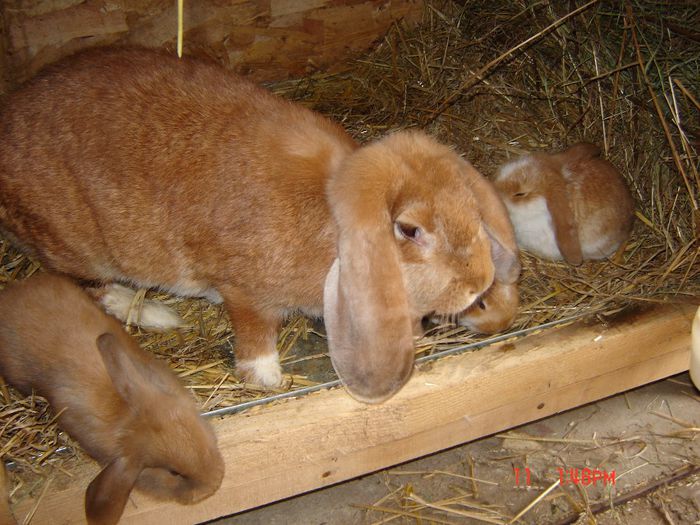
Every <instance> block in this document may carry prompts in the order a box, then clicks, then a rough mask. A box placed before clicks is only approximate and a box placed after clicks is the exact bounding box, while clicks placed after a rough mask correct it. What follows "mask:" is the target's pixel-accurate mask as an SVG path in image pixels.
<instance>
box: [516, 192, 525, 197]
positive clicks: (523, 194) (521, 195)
mask: <svg viewBox="0 0 700 525" xmlns="http://www.w3.org/2000/svg"><path fill="white" fill-rule="evenodd" d="M525 196H527V193H525V192H523V191H519V192H518V193H514V194H513V197H525Z"/></svg>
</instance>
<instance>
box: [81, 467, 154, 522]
mask: <svg viewBox="0 0 700 525" xmlns="http://www.w3.org/2000/svg"><path fill="white" fill-rule="evenodd" d="M141 470H142V469H141V466H140V465H137V464H136V463H135V462H133V461H130V460H128V459H126V458H123V457H120V458H117V459H115V460H113V461H112V462H111V463H109V464H108V465H107V466H106V467H105V468H103V469H102V471H101V472H100V473H99V474H98V475H97V477H95V479H93V480H92V481H91V482H90V485H88V488H87V490H86V491H85V516H86V517H87V521H88V523H89V524H90V525H111V524H113V523H118V522H119V518H121V515H122V513H123V512H124V507H125V506H126V502H127V501H128V499H129V494H130V493H131V489H132V488H133V486H134V484H135V483H136V479H137V478H138V476H139V473H140V472H141Z"/></svg>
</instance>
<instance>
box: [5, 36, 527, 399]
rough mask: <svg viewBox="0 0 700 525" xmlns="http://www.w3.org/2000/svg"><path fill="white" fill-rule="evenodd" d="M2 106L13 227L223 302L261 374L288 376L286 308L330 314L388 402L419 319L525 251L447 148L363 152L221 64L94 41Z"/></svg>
mask: <svg viewBox="0 0 700 525" xmlns="http://www.w3.org/2000/svg"><path fill="white" fill-rule="evenodd" d="M0 122H2V124H0V126H1V127H0V223H2V224H3V225H4V228H5V230H6V231H7V232H8V233H9V234H11V235H12V238H13V239H15V240H16V241H20V242H21V243H22V244H23V245H24V246H25V248H26V249H28V250H30V251H31V252H33V253H34V254H35V255H37V256H38V257H39V258H40V259H41V261H43V263H44V264H45V265H46V266H47V267H49V268H52V269H54V270H57V271H60V272H64V273H68V274H71V275H73V276H76V277H79V278H84V279H90V280H99V281H103V282H113V281H121V282H125V283H133V284H136V285H138V286H142V287H159V288H161V289H164V290H169V291H171V292H174V293H176V294H180V295H183V296H204V297H207V298H209V299H211V300H214V301H223V302H224V304H225V307H226V309H227V312H228V315H229V317H230V320H231V324H232V327H233V329H234V332H235V335H236V342H237V345H236V361H237V369H238V371H239V372H240V373H241V374H242V375H243V376H244V378H245V379H246V380H248V381H252V382H256V383H260V384H263V385H267V386H275V385H278V384H279V383H280V381H281V371H280V366H279V361H278V355H277V352H276V349H275V344H276V339H277V334H278V329H279V325H280V323H281V321H282V320H283V319H284V317H285V316H286V315H288V314H289V313H290V312H292V311H295V310H297V311H298V310H300V311H302V312H305V313H308V314H311V315H319V314H321V313H323V315H324V317H325V321H326V327H327V331H328V336H329V353H330V356H331V359H332V362H333V365H334V367H335V369H336V371H337V372H338V375H339V376H340V378H341V380H342V381H343V382H344V384H345V386H346V387H347V389H348V391H349V392H350V393H351V394H352V395H353V396H354V397H356V398H357V399H360V400H363V401H368V402H380V401H382V400H384V399H386V398H387V397H389V396H391V395H392V394H393V393H394V392H396V391H397V390H398V389H399V388H400V387H401V386H402V385H403V384H404V383H405V381H406V380H407V379H408V377H409V375H410V373H411V370H412V368H413V366H412V365H413V355H414V345H413V339H412V326H413V324H414V322H415V320H416V319H419V318H420V317H421V316H422V315H425V314H427V313H429V312H430V311H433V310H435V311H438V312H443V313H454V312H459V311H461V310H463V309H465V308H466V307H468V306H469V305H470V304H471V303H472V302H473V301H474V300H475V299H476V298H477V297H478V296H479V295H480V294H481V293H482V292H483V291H484V290H486V289H487V288H488V287H489V286H490V285H491V282H492V281H493V278H494V272H495V274H496V275H497V276H498V275H509V274H511V273H512V272H513V267H514V266H515V265H517V258H515V257H514V256H513V254H509V253H508V252H507V250H505V249H504V248H503V247H502V245H501V243H500V240H499V239H498V234H497V232H493V231H490V229H489V227H488V224H485V223H482V220H481V218H480V209H479V208H480V199H478V198H476V199H475V193H474V192H473V191H471V190H470V188H469V187H468V185H467V183H466V181H465V179H464V178H463V176H462V172H464V170H467V169H471V168H470V165H469V164H468V163H467V162H465V161H463V160H462V159H461V158H459V156H458V155H457V154H456V153H454V152H453V151H452V150H450V149H449V148H447V147H445V146H442V145H440V144H438V143H437V142H435V141H434V140H433V139H431V138H429V137H428V136H426V135H424V134H422V133H419V132H411V131H408V132H398V133H395V134H392V135H390V136H387V137H385V138H384V139H381V140H379V141H376V142H374V143H371V144H369V145H367V146H364V147H361V148H360V147H358V145H357V144H356V143H355V142H354V141H353V140H352V139H351V138H350V137H349V136H348V134H347V133H346V132H345V131H344V130H343V129H342V128H341V127H340V126H338V125H337V124H335V123H333V122H331V121H329V120H328V119H326V118H324V117H322V116H320V115H318V114H316V113H314V112H312V111H310V110H308V109H305V108H304V107H302V106H301V105H298V104H294V103H291V102H289V101H286V100H283V99H281V98H278V97H275V96H273V95H272V94H270V93H269V92H267V91H266V90H264V89H262V88H259V87H257V86H255V85H254V84H252V83H250V82H248V81H246V80H244V79H241V78H240V77H237V76H236V75H233V74H231V73H227V72H225V71H224V70H222V69H221V68H220V67H218V66H216V65H214V64H209V63H205V62H200V61H196V60H193V59H182V60H178V59H177V58H175V57H172V56H169V55H165V54H161V53H157V52H152V51H146V50H95V51H90V52H85V53H82V54H80V55H77V56H75V57H73V58H69V59H68V60H66V61H64V62H62V63H60V64H57V65H55V66H53V67H50V68H49V69H47V70H46V71H44V72H43V73H41V74H39V76H38V77H37V78H35V79H34V80H32V81H30V82H29V83H28V84H27V85H26V86H25V87H23V88H22V89H21V90H20V91H18V92H16V93H14V94H13V95H11V96H10V97H8V100H7V102H6V105H5V108H4V110H2V111H1V112H0ZM465 210H467V211H466V212H465ZM492 250H493V252H494V253H495V254H496V257H495V259H492V256H491V251H492ZM494 261H495V268H494ZM324 289H325V292H324ZM108 295H109V294H108ZM324 295H325V299H324ZM104 302H105V303H109V302H110V301H109V300H105V301H104ZM122 302H124V301H122ZM127 302H128V301H127ZM120 313H121V314H122V315H124V313H123V312H120Z"/></svg>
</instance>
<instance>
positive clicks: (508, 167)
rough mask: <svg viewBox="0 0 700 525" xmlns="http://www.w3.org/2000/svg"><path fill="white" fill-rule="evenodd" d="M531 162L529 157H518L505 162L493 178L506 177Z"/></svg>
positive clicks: (501, 178) (502, 178)
mask: <svg viewBox="0 0 700 525" xmlns="http://www.w3.org/2000/svg"><path fill="white" fill-rule="evenodd" d="M530 163H531V159H530V157H520V158H519V159H515V160H513V161H510V162H507V163H506V164H504V165H503V166H501V167H500V168H499V170H498V173H497V174H496V179H495V180H497V181H498V180H504V179H508V178H509V177H510V176H511V175H512V174H513V173H514V172H515V171H517V170H520V169H522V168H524V167H525V166H527V165H528V164H530Z"/></svg>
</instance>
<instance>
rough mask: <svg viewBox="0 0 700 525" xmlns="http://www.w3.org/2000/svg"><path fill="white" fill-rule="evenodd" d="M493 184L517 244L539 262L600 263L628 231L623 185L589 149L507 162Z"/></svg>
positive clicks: (629, 203)
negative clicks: (586, 261)
mask: <svg viewBox="0 0 700 525" xmlns="http://www.w3.org/2000/svg"><path fill="white" fill-rule="evenodd" d="M495 184H496V188H497V189H498V192H499V194H500V195H501V197H502V198H503V201H504V202H505V203H506V206H507V207H508V212H509V213H510V218H511V221H512V222H513V226H514V227H515V234H516V237H517V239H518V245H519V246H520V247H521V248H523V249H525V250H528V251H530V252H532V253H534V254H535V255H538V256H540V257H543V258H546V259H553V260H561V259H562V258H563V259H565V260H566V261H567V262H568V263H570V264H581V262H582V261H584V260H588V259H604V258H606V257H609V256H610V255H612V254H614V253H615V251H616V250H617V249H618V248H619V247H620V246H621V245H622V243H624V242H625V241H626V240H627V239H628V237H629V235H630V233H631V231H632V225H633V221H634V202H633V200H632V196H631V195H630V192H629V189H628V187H627V184H626V183H625V180H624V178H623V177H622V175H621V174H620V172H619V171H618V170H617V169H616V168H615V167H614V166H613V165H612V164H611V163H610V162H608V161H607V160H605V159H603V158H601V157H600V149H599V148H598V147H597V146H594V145H593V144H587V143H579V144H575V145H574V146H571V147H570V148H569V149H567V150H565V151H562V152H560V153H555V154H545V153H534V154H532V155H527V156H525V157H521V158H519V159H516V160H514V161H512V162H508V163H507V164H505V165H503V166H502V167H501V168H500V170H499V172H498V175H497V176H496V180H495Z"/></svg>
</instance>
